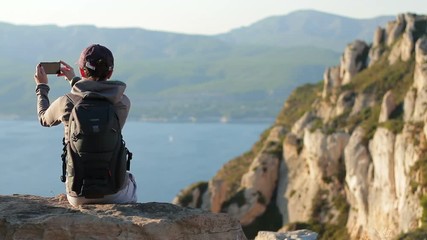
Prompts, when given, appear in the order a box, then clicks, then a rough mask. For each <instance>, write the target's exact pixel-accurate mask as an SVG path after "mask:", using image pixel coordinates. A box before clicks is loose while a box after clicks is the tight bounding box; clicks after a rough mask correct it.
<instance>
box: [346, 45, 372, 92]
mask: <svg viewBox="0 0 427 240" xmlns="http://www.w3.org/2000/svg"><path fill="white" fill-rule="evenodd" d="M368 54H369V47H368V45H367V44H366V43H365V42H364V41H360V40H356V41H354V42H353V43H350V44H349V45H348V46H347V47H346V49H345V50H344V54H343V56H342V57H341V67H340V71H341V72H340V77H341V79H342V85H345V84H348V83H350V82H351V79H352V78H353V77H354V75H356V74H357V73H358V72H360V71H361V70H363V69H364V68H365V67H366V64H367V58H368Z"/></svg>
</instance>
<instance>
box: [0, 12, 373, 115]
mask: <svg viewBox="0 0 427 240" xmlns="http://www.w3.org/2000/svg"><path fill="white" fill-rule="evenodd" d="M319 15H320V16H323V15H325V18H327V19H330V21H337V22H340V21H342V19H343V17H339V16H330V15H328V14H324V13H319V12H312V11H302V12H295V13H291V14H289V15H285V16H282V17H272V18H267V19H265V20H262V21H260V22H258V23H255V24H253V25H252V26H250V27H247V28H245V31H243V32H241V31H240V30H239V29H237V30H233V31H230V32H229V33H225V34H220V35H215V36H204V35H189V34H179V33H170V32H160V31H149V30H145V29H139V28H97V27H94V26H69V27H58V26H54V25H44V26H25V25H13V24H8V23H0V36H1V37H0V69H2V71H0V81H3V87H2V89H1V90H0V100H2V101H1V103H0V109H1V111H0V117H5V116H9V117H10V116H12V117H16V116H17V117H28V116H33V115H34V105H33V102H34V82H33V80H32V76H33V74H34V67H35V65H36V64H37V63H38V62H39V61H46V60H49V61H55V60H60V59H61V60H65V61H67V62H69V63H70V64H74V63H75V62H76V60H77V59H78V57H79V54H80V52H81V50H82V49H83V48H84V47H86V46H88V45H89V44H92V43H101V44H104V45H106V46H108V47H109V48H110V49H111V50H112V51H113V53H114V55H115V60H116V69H115V72H114V75H113V77H114V79H119V80H123V81H124V82H126V84H127V85H128V88H127V90H126V92H127V94H128V95H129V96H130V97H131V99H132V100H133V108H132V112H131V117H132V118H137V119H154V120H159V119H162V120H180V121H188V119H192V120H194V119H199V120H200V119H205V120H206V119H211V120H213V121H218V120H219V119H224V118H225V119H240V120H244V119H260V118H268V119H273V118H274V117H275V116H276V114H277V113H278V111H279V110H280V108H281V104H282V100H283V98H285V97H286V96H287V95H288V94H289V93H290V92H291V91H292V90H293V88H295V87H296V86H298V85H301V84H303V83H309V82H317V81H318V80H319V79H318V77H319V75H321V74H322V72H323V71H324V69H325V68H326V67H327V66H330V65H333V64H336V59H337V56H339V54H340V52H338V51H335V50H332V49H331V48H329V45H328V44H324V43H329V39H328V38H327V36H328V35H329V33H328V34H326V35H319V36H318V37H317V38H314V36H315V35H312V33H310V32H307V33H306V34H305V35H306V36H313V40H314V41H311V40H310V39H307V41H308V42H307V45H305V46H298V45H297V44H293V45H292V46H285V45H283V44H280V39H281V38H280V36H285V35H286V34H288V33H287V32H289V30H288V29H287V28H286V26H287V25H289V24H288V23H286V22H299V21H302V20H298V19H306V20H304V21H303V22H301V24H303V23H304V22H305V25H306V24H307V23H310V22H312V21H310V20H309V19H311V16H313V18H315V19H317V18H319ZM271 19H276V20H275V21H273V22H276V23H275V25H274V24H270V25H273V26H276V28H275V31H272V30H271V27H269V25H268V24H267V23H269V22H271ZM280 19H285V20H286V21H285V20H280ZM290 19H294V20H293V21H290ZM307 19H308V20H307ZM334 19H335V20H334ZM316 21H317V20H316ZM360 21H368V22H370V21H373V22H377V21H378V20H360ZM281 22H283V23H286V24H279V23H281ZM279 25H280V26H282V25H283V28H279V27H277V26H279ZM303 25H304V24H303ZM309 25H310V24H309ZM371 25H373V24H371ZM371 25H369V26H371ZM262 26H264V27H262ZM292 26H294V30H292V29H291V30H292V31H295V27H296V25H295V24H293V25H292ZM268 29H270V30H268ZM301 29H302V30H301V31H306V30H304V29H306V28H301ZM319 29H320V28H319ZM267 30H268V31H272V32H271V33H269V32H268V31H267ZM374 30H375V29H374V28H372V29H364V30H363V31H366V32H370V33H371V35H372V33H373V31H374ZM292 31H290V32H291V33H292ZM349 31H351V32H354V33H360V32H361V30H360V29H359V30H357V29H354V30H351V28H350V30H349ZM249 33H250V34H251V35H252V36H257V38H259V39H263V41H261V40H258V42H256V43H253V44H247V42H244V41H231V40H229V39H244V38H245V37H247V36H248V34H249ZM251 38H254V39H255V37H251ZM319 38H324V39H323V40H322V41H320V40H319ZM351 38H352V37H351ZM297 39H298V38H297ZM309 40H310V41H309ZM337 41H338V42H339V44H342V45H345V44H347V43H348V42H347V40H346V39H341V38H338V39H337ZM298 42H302V41H301V40H300V39H298ZM322 44H324V45H322ZM50 86H51V97H52V99H53V98H54V97H56V96H59V95H62V94H63V93H64V92H67V91H68V89H69V86H68V85H67V84H66V83H64V82H63V81H62V79H61V80H58V79H56V78H55V77H52V78H51V79H50ZM16 93H20V97H19V98H16Z"/></svg>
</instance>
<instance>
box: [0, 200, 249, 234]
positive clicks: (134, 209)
mask: <svg viewBox="0 0 427 240" xmlns="http://www.w3.org/2000/svg"><path fill="white" fill-rule="evenodd" d="M0 239H4V240H9V239H10V240H12V239H32V240H33V239H34V240H37V239H56V240H61V239H67V240H68V239H150V240H157V239H159V240H164V239H189V240H191V239H212V240H213V239H232V240H246V237H245V235H244V233H243V231H242V227H241V225H240V223H239V221H238V220H236V219H234V218H231V217H230V216H229V215H227V214H222V213H210V212H207V211H203V210H199V209H193V208H183V207H179V206H176V205H173V204H169V203H155V202H150V203H136V204H96V205H85V206H81V207H79V208H74V207H72V206H71V205H69V204H68V202H67V200H66V198H65V196H64V195H58V196H56V197H51V198H46V197H39V196H32V195H7V196H1V195H0Z"/></svg>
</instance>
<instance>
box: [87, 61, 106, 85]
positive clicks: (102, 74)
mask: <svg viewBox="0 0 427 240" xmlns="http://www.w3.org/2000/svg"><path fill="white" fill-rule="evenodd" d="M90 64H91V65H92V66H94V67H95V70H92V69H90V68H87V67H84V68H83V70H84V71H85V74H86V77H93V78H98V80H106V79H107V75H108V73H109V71H110V70H111V68H110V67H109V66H108V64H107V62H106V61H105V60H104V59H102V58H101V59H99V60H97V61H95V62H91V63H90Z"/></svg>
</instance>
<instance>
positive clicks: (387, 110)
mask: <svg viewBox="0 0 427 240" xmlns="http://www.w3.org/2000/svg"><path fill="white" fill-rule="evenodd" d="M396 107H397V106H396V97H395V96H394V94H393V92H392V91H390V90H389V91H387V93H386V94H385V95H384V97H383V102H382V104H381V112H380V117H379V119H378V122H379V123H382V122H385V121H387V120H388V119H389V117H390V114H391V113H392V112H393V111H394V110H395V109H396Z"/></svg>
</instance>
